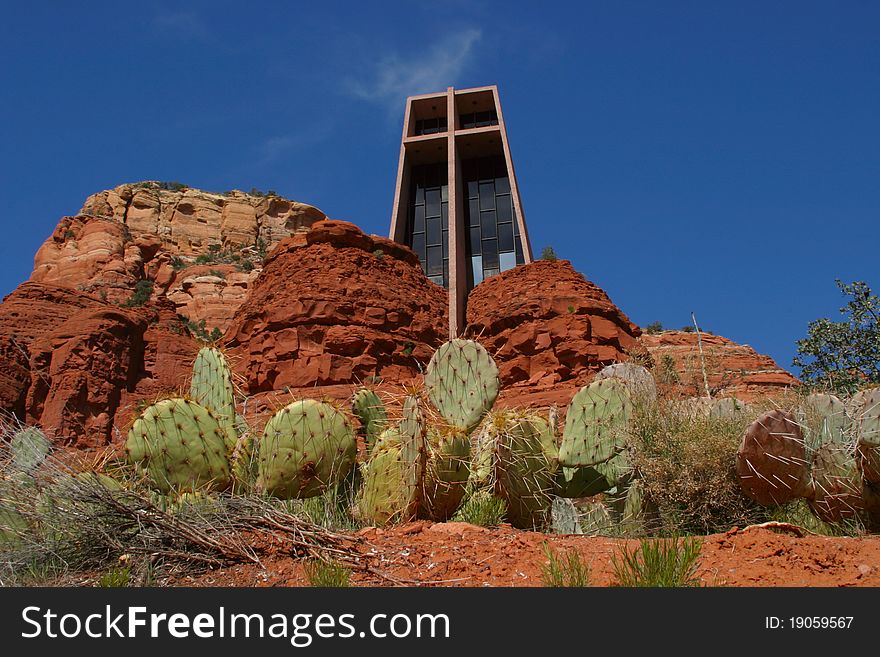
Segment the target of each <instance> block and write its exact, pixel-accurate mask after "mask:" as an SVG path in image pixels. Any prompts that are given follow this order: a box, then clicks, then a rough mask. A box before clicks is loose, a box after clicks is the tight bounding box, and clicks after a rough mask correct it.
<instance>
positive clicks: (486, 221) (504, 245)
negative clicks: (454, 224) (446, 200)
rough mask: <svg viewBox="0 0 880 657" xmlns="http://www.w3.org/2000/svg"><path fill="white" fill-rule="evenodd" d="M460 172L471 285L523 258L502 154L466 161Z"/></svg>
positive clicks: (513, 264) (477, 283) (520, 262)
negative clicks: (463, 194)
mask: <svg viewBox="0 0 880 657" xmlns="http://www.w3.org/2000/svg"><path fill="white" fill-rule="evenodd" d="M462 174H463V176H464V186H465V188H466V189H467V196H468V201H467V205H466V206H465V207H466V208H467V210H466V224H467V226H468V229H469V233H470V234H469V239H468V257H469V258H470V265H471V266H470V267H469V268H468V269H469V271H468V287H471V288H472V287H474V286H475V285H479V284H480V283H481V282H482V281H483V280H484V279H486V278H488V277H489V276H494V275H495V274H497V273H499V272H502V271H506V270H508V269H512V268H513V267H515V266H516V265H521V264H522V263H523V262H524V259H523V251H522V241H521V240H520V236H519V226H518V225H517V223H516V221H515V220H514V216H513V202H512V200H511V196H510V180H509V178H508V177H507V168H506V166H505V164H504V157H503V156H500V155H499V156H496V157H487V158H480V159H474V160H467V161H465V162H464V163H463V164H462Z"/></svg>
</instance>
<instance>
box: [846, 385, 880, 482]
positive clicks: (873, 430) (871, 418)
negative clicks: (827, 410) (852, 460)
mask: <svg viewBox="0 0 880 657" xmlns="http://www.w3.org/2000/svg"><path fill="white" fill-rule="evenodd" d="M853 399H854V400H855V402H854V403H853V405H852V406H851V409H852V410H851V412H852V417H853V421H854V423H855V433H856V439H857V440H858V451H859V460H860V461H861V466H862V474H863V476H864V478H865V481H868V482H870V483H871V484H874V485H880V388H871V389H869V390H863V391H862V392H860V393H857V394H856V395H855V396H854V397H853Z"/></svg>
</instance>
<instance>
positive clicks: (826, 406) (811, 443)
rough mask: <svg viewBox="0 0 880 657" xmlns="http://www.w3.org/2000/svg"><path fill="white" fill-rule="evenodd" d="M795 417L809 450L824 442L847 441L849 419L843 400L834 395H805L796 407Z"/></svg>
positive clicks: (841, 442)
mask: <svg viewBox="0 0 880 657" xmlns="http://www.w3.org/2000/svg"><path fill="white" fill-rule="evenodd" d="M797 419H798V422H800V424H801V428H802V430H803V433H804V440H806V441H807V449H808V450H810V451H811V452H812V451H815V450H817V449H819V447H820V446H821V445H824V444H828V443H835V444H837V445H843V444H844V443H846V442H848V436H847V430H848V429H849V425H850V419H849V416H848V415H847V414H846V408H845V406H844V404H843V402H842V401H840V399H838V398H837V397H835V396H834V395H828V394H825V393H813V394H811V395H809V396H807V397H806V398H805V399H804V400H803V402H802V403H801V404H800V406H799V407H798V409H797Z"/></svg>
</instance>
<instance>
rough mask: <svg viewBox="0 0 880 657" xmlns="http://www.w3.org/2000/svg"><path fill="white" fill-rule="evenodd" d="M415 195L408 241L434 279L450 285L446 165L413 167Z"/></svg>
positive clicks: (423, 267)
mask: <svg viewBox="0 0 880 657" xmlns="http://www.w3.org/2000/svg"><path fill="white" fill-rule="evenodd" d="M412 199H413V202H412V205H411V206H410V208H409V223H408V227H407V230H408V237H409V244H410V246H411V248H412V250H413V251H415V253H416V255H417V256H418V257H419V262H421V264H422V269H423V270H424V271H425V274H427V275H428V277H429V278H430V279H431V280H432V281H434V282H435V283H438V284H440V285H443V286H448V285H449V275H448V273H447V272H448V269H449V267H448V264H447V259H448V257H449V254H448V245H447V241H448V239H449V231H448V226H447V223H448V219H447V217H448V211H449V210H448V207H449V206H448V200H447V187H446V166H445V165H443V164H437V165H435V164H431V165H423V166H417V167H413V171H412Z"/></svg>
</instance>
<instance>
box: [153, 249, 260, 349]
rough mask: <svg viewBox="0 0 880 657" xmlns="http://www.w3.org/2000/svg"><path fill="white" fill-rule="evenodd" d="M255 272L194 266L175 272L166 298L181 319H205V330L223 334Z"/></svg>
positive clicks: (231, 267)
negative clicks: (214, 330)
mask: <svg viewBox="0 0 880 657" xmlns="http://www.w3.org/2000/svg"><path fill="white" fill-rule="evenodd" d="M258 273H259V272H258V271H249V272H244V271H239V270H238V269H237V268H236V267H235V266H234V265H224V264H220V265H193V266H191V267H187V268H185V269H182V270H181V271H177V272H174V274H173V278H172V279H171V281H170V282H169V283H168V287H167V288H166V291H165V296H166V297H167V299H168V300H169V301H170V302H171V303H172V304H173V305H174V307H175V310H176V312H177V313H178V314H179V315H183V316H184V317H189V318H191V319H192V318H195V319H193V321H201V320H205V326H206V330H208V331H210V330H212V329H214V328H216V329H218V330H219V331H220V332H221V333H222V332H225V331H226V329H227V327H228V326H229V324H230V322H231V321H232V317H233V315H235V311H236V310H238V308H239V307H240V306H241V304H243V303H244V301H245V299H246V298H247V296H248V292H249V291H250V287H251V284H252V283H253V281H254V279H255V278H256V277H257V274H258Z"/></svg>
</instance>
